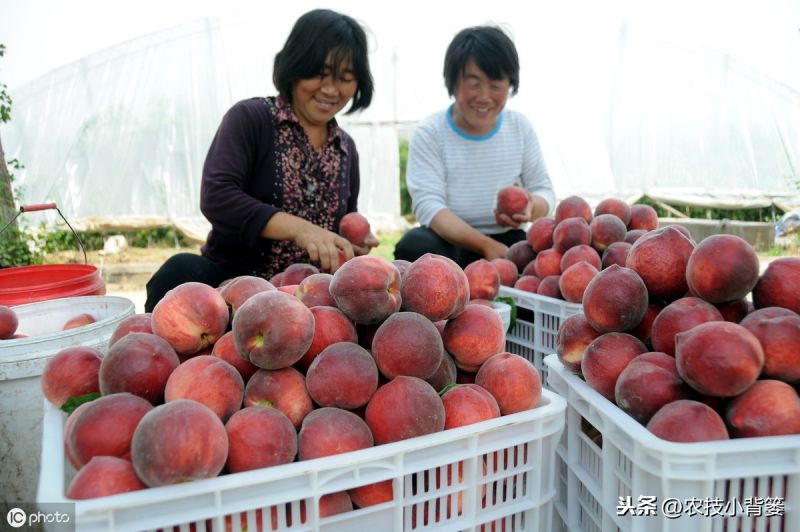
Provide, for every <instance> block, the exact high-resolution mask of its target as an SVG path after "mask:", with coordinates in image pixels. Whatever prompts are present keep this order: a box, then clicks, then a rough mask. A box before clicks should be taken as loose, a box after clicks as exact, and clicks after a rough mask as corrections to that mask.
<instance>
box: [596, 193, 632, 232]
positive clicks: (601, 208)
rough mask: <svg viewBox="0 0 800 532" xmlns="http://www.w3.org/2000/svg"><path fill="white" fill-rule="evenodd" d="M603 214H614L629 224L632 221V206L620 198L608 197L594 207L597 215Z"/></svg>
mask: <svg viewBox="0 0 800 532" xmlns="http://www.w3.org/2000/svg"><path fill="white" fill-rule="evenodd" d="M601 214H613V215H614V216H616V217H617V218H619V219H620V220H622V223H624V224H625V225H626V226H627V225H628V222H630V221H631V206H630V205H628V204H627V203H625V202H624V201H622V200H621V199H618V198H606V199H604V200H602V201H600V203H598V204H597V207H595V208H594V215H595V217H597V216H600V215H601Z"/></svg>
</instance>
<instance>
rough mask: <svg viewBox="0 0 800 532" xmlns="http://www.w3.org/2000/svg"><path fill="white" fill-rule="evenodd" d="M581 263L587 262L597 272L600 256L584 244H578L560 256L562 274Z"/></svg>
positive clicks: (599, 265) (600, 262)
mask: <svg viewBox="0 0 800 532" xmlns="http://www.w3.org/2000/svg"><path fill="white" fill-rule="evenodd" d="M581 261H583V262H588V263H589V264H591V265H592V266H594V267H595V268H596V269H598V270H599V269H600V267H601V265H602V261H601V260H600V255H599V254H598V253H597V250H596V249H594V248H593V247H592V246H587V245H586V244H580V245H577V246H574V247H571V248H569V249H568V250H567V251H565V252H564V255H562V256H561V263H560V266H561V271H562V272H563V271H565V270H566V269H567V268H569V267H570V266H572V265H573V264H577V263H579V262H581Z"/></svg>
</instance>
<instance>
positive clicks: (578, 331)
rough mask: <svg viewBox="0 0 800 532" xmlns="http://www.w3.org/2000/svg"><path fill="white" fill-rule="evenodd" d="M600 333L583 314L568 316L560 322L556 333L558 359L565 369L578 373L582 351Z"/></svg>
mask: <svg viewBox="0 0 800 532" xmlns="http://www.w3.org/2000/svg"><path fill="white" fill-rule="evenodd" d="M600 334H601V333H599V332H597V331H596V330H595V329H594V328H593V327H592V326H591V325H590V324H589V321H588V320H587V319H586V316H584V315H583V314H574V315H572V316H570V317H568V318H567V319H565V320H564V321H562V322H561V325H560V326H559V328H558V333H556V354H557V355H558V359H559V360H560V361H561V363H562V364H564V367H565V368H566V369H567V370H569V371H571V372H572V373H575V374H579V373H580V371H581V359H583V353H584V351H586V348H587V347H588V346H589V344H591V343H592V342H593V341H594V340H595V339H596V338H597V337H598V336H600Z"/></svg>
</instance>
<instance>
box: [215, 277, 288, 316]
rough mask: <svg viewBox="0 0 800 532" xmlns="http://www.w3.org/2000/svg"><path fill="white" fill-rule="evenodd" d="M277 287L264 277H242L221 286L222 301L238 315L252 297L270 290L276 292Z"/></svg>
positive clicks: (219, 288)
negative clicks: (243, 305)
mask: <svg viewBox="0 0 800 532" xmlns="http://www.w3.org/2000/svg"><path fill="white" fill-rule="evenodd" d="M275 288H276V287H275V286H274V285H273V284H272V283H270V282H269V281H267V280H266V279H264V278H263V277H256V276H255V275H240V276H239V277H234V278H233V279H230V280H229V281H228V282H227V283H225V285H224V286H223V285H220V286H219V287H218V288H217V290H219V293H220V295H221V296H222V299H224V300H225V302H226V303H227V304H228V306H229V307H230V309H231V313H236V311H237V310H239V307H241V306H242V304H243V303H244V302H245V301H247V300H248V299H249V298H250V296H253V295H255V294H258V293H259V292H266V291H268V290H275Z"/></svg>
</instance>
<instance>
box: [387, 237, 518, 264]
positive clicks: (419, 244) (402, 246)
mask: <svg viewBox="0 0 800 532" xmlns="http://www.w3.org/2000/svg"><path fill="white" fill-rule="evenodd" d="M489 236H490V237H492V238H493V239H495V240H497V241H498V242H502V243H503V244H505V245H506V246H509V247H511V245H512V244H514V243H516V242H519V241H520V240H525V238H526V234H525V231H523V230H522V229H511V230H510V231H506V232H505V233H498V234H496V235H489ZM425 253H435V254H437V255H444V256H445V257H448V258H450V259H453V260H454V261H455V262H456V263H457V264H458V265H459V266H461V267H462V268H465V267H466V266H467V265H468V264H469V263H470V262H475V261H476V260H478V259H482V258H483V257H482V256H481V255H478V254H477V253H473V252H472V251H468V250H466V249H464V248H460V247H458V246H455V245H453V244H451V243H450V242H448V241H447V240H445V239H444V238H442V237H440V236H439V235H437V234H436V233H434V232H433V230H431V229H430V228H429V227H415V228H413V229H410V230H408V231H407V232H406V234H404V235H403V236H402V237H401V238H400V241H399V242H398V243H397V245H396V246H395V248H394V258H395V259H403V260H407V261H409V262H414V261H415V260H417V259H418V258H420V257H421V256H422V255H424V254H425Z"/></svg>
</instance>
